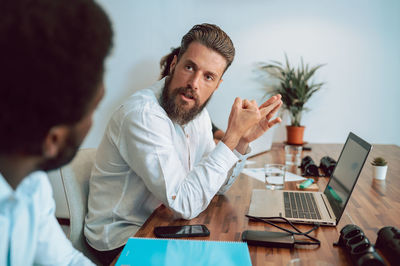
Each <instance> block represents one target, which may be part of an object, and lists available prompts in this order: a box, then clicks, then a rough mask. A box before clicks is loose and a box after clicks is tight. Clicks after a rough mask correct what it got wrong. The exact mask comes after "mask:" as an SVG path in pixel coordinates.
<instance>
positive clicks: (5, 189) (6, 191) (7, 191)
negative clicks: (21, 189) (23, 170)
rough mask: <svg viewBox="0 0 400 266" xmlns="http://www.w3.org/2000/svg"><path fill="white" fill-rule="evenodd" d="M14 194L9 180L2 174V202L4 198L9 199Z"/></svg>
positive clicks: (0, 189)
mask: <svg viewBox="0 0 400 266" xmlns="http://www.w3.org/2000/svg"><path fill="white" fill-rule="evenodd" d="M13 193H14V190H13V189H12V187H11V186H10V184H8V182H7V180H6V179H5V178H4V177H3V175H2V174H1V173H0V201H1V200H2V199H3V198H4V197H9V196H10V195H11V194H13Z"/></svg>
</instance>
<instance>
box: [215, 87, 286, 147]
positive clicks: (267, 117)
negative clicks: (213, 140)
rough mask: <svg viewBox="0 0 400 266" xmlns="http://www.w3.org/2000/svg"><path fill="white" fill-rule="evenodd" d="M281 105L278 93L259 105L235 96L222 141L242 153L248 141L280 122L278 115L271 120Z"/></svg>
mask: <svg viewBox="0 0 400 266" xmlns="http://www.w3.org/2000/svg"><path fill="white" fill-rule="evenodd" d="M281 106H282V100H281V95H280V94H277V95H275V96H272V97H271V98H269V99H268V100H267V101H266V102H264V103H263V104H262V105H261V106H258V105H257V103H256V101H254V100H252V101H249V100H246V99H245V100H242V99H240V98H239V97H237V98H236V99H235V102H234V103H233V105H232V110H231V113H230V115H229V120H228V128H227V130H226V133H225V136H224V138H223V139H222V141H223V142H224V143H225V145H226V146H228V147H229V148H230V149H231V150H233V149H236V150H237V151H238V152H240V153H242V154H244V153H245V152H246V150H247V147H248V145H249V143H250V142H252V141H254V140H256V139H257V138H259V137H260V136H262V135H263V134H264V133H265V132H266V131H267V130H268V129H270V128H271V127H273V126H274V125H275V124H277V123H280V122H281V119H280V118H279V117H277V118H275V119H272V120H271V118H272V117H273V116H274V115H275V114H276V112H277V111H278V110H279V108H280V107H281Z"/></svg>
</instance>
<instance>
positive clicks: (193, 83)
mask: <svg viewBox="0 0 400 266" xmlns="http://www.w3.org/2000/svg"><path fill="white" fill-rule="evenodd" d="M200 82H201V73H200V72H194V74H193V76H192V77H191V79H190V80H189V85H190V87H192V89H194V90H198V89H199V85H200Z"/></svg>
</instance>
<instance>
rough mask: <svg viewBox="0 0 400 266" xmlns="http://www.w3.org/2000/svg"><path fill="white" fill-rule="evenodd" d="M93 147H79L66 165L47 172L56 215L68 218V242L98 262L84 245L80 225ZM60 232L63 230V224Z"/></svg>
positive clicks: (85, 211)
mask: <svg viewBox="0 0 400 266" xmlns="http://www.w3.org/2000/svg"><path fill="white" fill-rule="evenodd" d="M95 156H96V149H81V150H79V151H78V153H77V155H76V156H75V158H74V159H73V161H72V162H70V163H69V164H68V165H65V166H63V167H61V168H60V169H57V170H53V171H51V172H49V173H48V175H49V179H50V183H51V184H52V187H53V192H54V198H55V201H56V217H57V218H58V219H59V220H60V218H61V220H65V219H68V218H69V221H70V226H69V230H67V233H66V234H67V236H68V238H69V239H70V241H71V243H72V245H73V246H74V247H75V248H76V249H77V250H79V251H81V252H82V253H83V254H84V255H85V256H86V257H88V258H89V259H91V260H92V261H93V262H94V263H96V264H98V260H97V259H96V257H95V256H94V255H93V254H92V253H91V251H90V250H89V249H88V247H87V243H86V240H85V236H84V234H83V227H84V222H85V216H86V213H87V200H88V193H89V178H90V172H91V170H92V166H93V163H94V160H95ZM63 229H64V232H65V231H66V230H65V228H63Z"/></svg>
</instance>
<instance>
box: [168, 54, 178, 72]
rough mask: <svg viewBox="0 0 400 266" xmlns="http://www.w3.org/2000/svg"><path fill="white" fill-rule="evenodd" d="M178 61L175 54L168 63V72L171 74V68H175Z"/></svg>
mask: <svg viewBox="0 0 400 266" xmlns="http://www.w3.org/2000/svg"><path fill="white" fill-rule="evenodd" d="M177 62H178V57H177V56H176V55H174V59H172V62H171V64H170V65H169V74H170V75H171V73H172V72H173V70H174V69H175V66H176V63H177Z"/></svg>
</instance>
